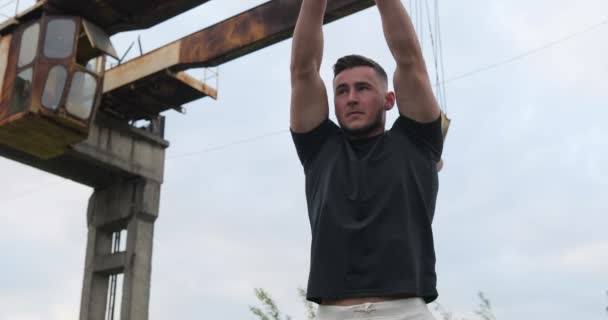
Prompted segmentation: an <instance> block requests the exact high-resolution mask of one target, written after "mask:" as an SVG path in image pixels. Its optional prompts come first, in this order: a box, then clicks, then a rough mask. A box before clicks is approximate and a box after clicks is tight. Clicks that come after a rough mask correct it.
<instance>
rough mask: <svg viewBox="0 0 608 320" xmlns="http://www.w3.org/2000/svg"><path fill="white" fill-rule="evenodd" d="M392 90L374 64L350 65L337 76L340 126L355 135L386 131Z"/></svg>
mask: <svg viewBox="0 0 608 320" xmlns="http://www.w3.org/2000/svg"><path fill="white" fill-rule="evenodd" d="M391 96H392V93H387V88H386V85H385V84H384V82H383V81H382V80H381V79H380V77H379V76H378V75H377V73H376V72H375V71H374V69H373V68H371V67H367V66H359V67H354V68H351V69H346V70H344V71H342V72H341V73H339V74H338V75H337V76H336V78H335V79H334V105H335V111H336V117H337V118H338V123H339V124H340V127H342V129H343V130H344V131H345V132H346V133H347V134H350V135H352V136H357V137H370V136H374V135H377V134H380V133H382V132H384V123H385V111H386V110H388V109H390V108H391V107H392V104H393V101H390V97H391Z"/></svg>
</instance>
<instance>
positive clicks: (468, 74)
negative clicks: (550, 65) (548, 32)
mask: <svg viewBox="0 0 608 320" xmlns="http://www.w3.org/2000/svg"><path fill="white" fill-rule="evenodd" d="M606 24H608V19H606V20H604V21H602V22H599V23H596V24H594V25H592V26H590V27H588V28H585V29H583V30H580V31H577V32H574V33H571V34H569V35H567V36H565V37H563V38H560V39H558V40H555V41H551V42H549V43H546V44H544V45H542V46H539V47H537V48H534V49H531V50H529V51H526V52H524V53H521V54H518V55H516V56H513V57H511V58H508V59H505V60H501V61H498V62H495V63H492V64H489V65H486V66H483V67H480V68H477V69H474V70H472V71H469V72H465V73H463V74H461V75H458V76H454V77H451V78H448V79H447V80H445V81H444V82H443V84H444V85H445V84H447V83H451V82H455V81H457V80H461V79H464V78H468V77H471V76H473V75H476V74H478V73H481V72H485V71H488V70H491V69H495V68H498V67H500V66H503V65H505V64H509V63H513V62H515V61H518V60H521V59H523V58H526V57H528V56H531V55H533V54H536V53H538V52H540V51H544V50H546V49H549V48H552V47H555V46H557V45H559V44H562V43H564V42H567V41H569V40H572V39H574V38H576V37H578V36H581V35H583V34H585V33H589V32H591V31H593V30H595V29H598V28H599V27H602V26H604V25H606Z"/></svg>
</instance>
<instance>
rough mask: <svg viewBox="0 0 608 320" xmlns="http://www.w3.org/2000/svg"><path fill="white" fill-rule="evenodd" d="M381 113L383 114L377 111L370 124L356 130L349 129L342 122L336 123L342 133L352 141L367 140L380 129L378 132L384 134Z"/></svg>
mask: <svg viewBox="0 0 608 320" xmlns="http://www.w3.org/2000/svg"><path fill="white" fill-rule="evenodd" d="M383 113H384V112H383V111H379V112H378V113H377V114H376V116H375V117H374V119H373V121H372V122H371V123H369V124H368V125H366V126H364V127H361V128H356V129H353V128H349V127H348V126H346V125H345V124H344V123H342V121H338V122H339V124H340V127H341V128H342V131H344V133H345V134H346V135H347V136H348V137H349V138H352V139H361V138H368V137H369V136H370V135H371V134H373V133H374V132H375V131H377V130H378V129H379V128H381V129H382V130H378V131H381V132H384V121H383V115H384V114H383Z"/></svg>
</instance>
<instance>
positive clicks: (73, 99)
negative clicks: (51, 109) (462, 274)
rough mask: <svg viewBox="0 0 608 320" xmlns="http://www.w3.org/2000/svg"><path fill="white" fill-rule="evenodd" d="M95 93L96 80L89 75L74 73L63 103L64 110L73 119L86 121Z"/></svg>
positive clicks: (89, 114)
mask: <svg viewBox="0 0 608 320" xmlns="http://www.w3.org/2000/svg"><path fill="white" fill-rule="evenodd" d="M96 92H97V79H95V77H93V76H92V75H90V74H89V73H86V72H80V71H76V72H75V73H74V76H73V78H72V85H71V86H70V93H69V94H68V99H67V101H66V103H65V105H66V109H67V110H68V112H69V113H70V114H71V115H73V116H74V117H77V118H80V119H82V120H86V119H88V118H89V117H90V116H91V111H92V109H93V103H94V102H95V93H96Z"/></svg>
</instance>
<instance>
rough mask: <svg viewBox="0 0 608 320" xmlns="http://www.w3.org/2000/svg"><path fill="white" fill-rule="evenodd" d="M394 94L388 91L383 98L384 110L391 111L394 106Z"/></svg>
mask: <svg viewBox="0 0 608 320" xmlns="http://www.w3.org/2000/svg"><path fill="white" fill-rule="evenodd" d="M395 99H396V98H395V93H394V92H392V91H389V92H388V93H387V94H386V96H384V110H386V111H388V110H391V109H392V108H393V107H394V106H395Z"/></svg>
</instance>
